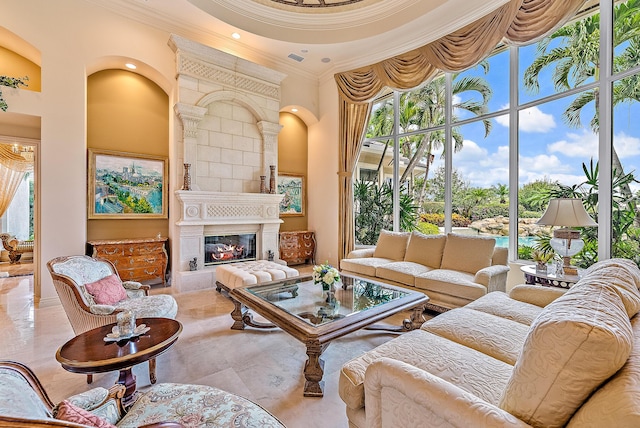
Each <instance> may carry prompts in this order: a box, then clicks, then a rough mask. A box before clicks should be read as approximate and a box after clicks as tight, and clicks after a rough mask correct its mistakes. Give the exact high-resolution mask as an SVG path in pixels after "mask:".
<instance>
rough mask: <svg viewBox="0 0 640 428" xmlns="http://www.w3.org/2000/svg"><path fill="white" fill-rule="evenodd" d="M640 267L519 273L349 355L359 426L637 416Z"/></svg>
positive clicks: (610, 264)
mask: <svg viewBox="0 0 640 428" xmlns="http://www.w3.org/2000/svg"><path fill="white" fill-rule="evenodd" d="M639 286H640V270H638V268H637V266H636V265H635V264H634V263H633V262H631V261H629V260H625V259H612V260H607V261H602V262H599V263H596V264H595V265H593V266H592V267H591V268H589V269H588V270H587V271H586V273H585V275H584V276H583V277H582V278H581V279H580V281H578V283H577V284H575V285H574V286H573V287H572V288H571V289H569V290H568V291H566V292H565V290H562V289H559V288H553V287H542V286H536V285H518V286H516V287H514V289H513V290H512V291H511V292H510V294H509V295H507V294H505V293H502V292H494V293H489V294H487V295H486V296H484V297H481V298H480V299H478V300H476V301H474V302H472V303H470V304H468V305H467V306H465V307H463V308H457V309H453V310H451V311H448V312H445V313H444V314H441V315H438V316H437V317H435V318H433V319H431V320H429V321H427V322H426V323H424V324H423V326H422V328H421V329H418V330H414V331H412V332H409V333H406V334H404V335H402V336H400V337H397V338H395V339H392V340H391V341H389V342H387V343H385V344H383V345H380V346H378V347H377V348H375V349H373V350H371V351H369V352H367V353H365V354H363V355H361V356H359V357H357V358H355V359H353V360H351V361H349V362H347V363H345V364H344V366H343V367H342V370H341V374H340V380H339V391H340V397H341V398H342V399H343V401H344V402H345V403H346V408H347V416H348V418H349V422H350V426H351V427H359V428H362V427H394V428H402V427H416V426H425V427H426V426H428V427H435V426H437V427H470V426H473V427H529V426H533V427H564V426H566V427H607V428H613V427H616V428H627V427H628V428H631V427H640V315H637V313H638V311H639V310H640V292H639V291H638V287H639Z"/></svg>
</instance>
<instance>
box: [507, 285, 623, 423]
mask: <svg viewBox="0 0 640 428" xmlns="http://www.w3.org/2000/svg"><path fill="white" fill-rule="evenodd" d="M632 346H633V332H632V330H631V323H630V322H629V318H628V317H627V314H626V311H625V309H624V305H623V304H622V301H621V299H620V297H619V295H618V293H617V292H616V289H615V287H612V286H608V285H606V286H602V285H600V284H591V283H584V284H583V285H582V286H581V287H573V288H572V289H570V290H569V291H568V292H567V293H565V294H564V295H563V296H561V297H559V298H558V299H557V300H555V301H554V302H552V303H550V304H549V305H548V306H547V307H545V308H544V309H543V310H542V312H541V313H540V315H539V316H538V317H537V318H536V320H535V321H534V322H533V324H532V325H531V330H530V331H529V335H528V336H527V339H526V341H525V344H524V348H523V352H522V355H521V357H520V358H519V359H518V362H517V363H516V365H515V367H514V370H513V376H512V377H511V379H509V383H508V384H507V387H506V388H505V390H504V395H503V398H502V400H501V402H500V407H502V408H503V409H504V410H506V411H508V412H509V413H511V414H513V415H515V416H517V417H519V418H520V419H522V420H523V421H524V422H526V423H528V424H530V425H533V426H535V427H543V426H544V427H560V426H564V425H565V424H566V423H567V421H568V420H569V418H570V417H571V415H573V413H574V412H575V411H576V410H577V409H578V408H579V407H580V406H581V405H582V403H583V402H584V401H585V400H586V399H587V397H589V395H590V394H591V393H592V392H593V391H594V390H595V389H596V388H597V387H598V386H599V385H600V384H602V383H603V382H604V381H605V380H606V379H608V378H609V377H611V376H612V375H613V374H614V373H615V372H616V371H618V370H619V369H620V368H621V367H622V366H623V365H624V363H625V362H626V361H627V358H628V357H629V354H630V352H631V348H632Z"/></svg>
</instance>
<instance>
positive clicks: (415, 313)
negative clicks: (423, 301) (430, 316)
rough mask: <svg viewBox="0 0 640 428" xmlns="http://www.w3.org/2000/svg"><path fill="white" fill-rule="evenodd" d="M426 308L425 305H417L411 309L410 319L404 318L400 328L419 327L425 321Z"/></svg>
mask: <svg viewBox="0 0 640 428" xmlns="http://www.w3.org/2000/svg"><path fill="white" fill-rule="evenodd" d="M425 309H426V305H418V306H416V307H415V308H413V310H412V311H411V319H408V320H404V322H403V323H402V328H403V330H405V331H411V330H415V329H417V328H420V327H421V326H422V324H424V322H425V321H426V319H425V318H424V311H425Z"/></svg>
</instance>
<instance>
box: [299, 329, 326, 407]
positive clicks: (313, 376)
mask: <svg viewBox="0 0 640 428" xmlns="http://www.w3.org/2000/svg"><path fill="white" fill-rule="evenodd" d="M306 345H307V355H308V356H309V359H308V360H307V361H306V362H305V363H304V378H305V382H304V396H305V397H322V396H323V395H324V391H323V388H324V381H323V380H322V376H323V374H324V361H323V360H322V358H320V355H322V352H323V351H324V350H325V349H326V347H327V345H328V344H320V342H318V341H314V340H309V341H307V342H306Z"/></svg>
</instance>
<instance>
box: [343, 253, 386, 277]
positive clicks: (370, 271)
mask: <svg viewBox="0 0 640 428" xmlns="http://www.w3.org/2000/svg"><path fill="white" fill-rule="evenodd" d="M391 262H393V260H391V259H384V258H380V257H365V258H363V259H342V261H340V270H343V271H348V272H353V273H358V274H360V275H366V276H370V277H375V276H376V268H377V267H379V266H383V265H386V264H388V263H391Z"/></svg>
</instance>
